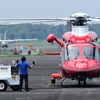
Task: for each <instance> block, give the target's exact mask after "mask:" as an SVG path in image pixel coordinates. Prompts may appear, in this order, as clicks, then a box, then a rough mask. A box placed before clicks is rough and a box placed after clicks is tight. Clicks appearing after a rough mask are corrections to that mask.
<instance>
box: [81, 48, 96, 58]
mask: <svg viewBox="0 0 100 100" xmlns="http://www.w3.org/2000/svg"><path fill="white" fill-rule="evenodd" d="M83 52H84V58H88V59H89V58H90V59H94V58H95V48H89V47H85V48H83Z"/></svg>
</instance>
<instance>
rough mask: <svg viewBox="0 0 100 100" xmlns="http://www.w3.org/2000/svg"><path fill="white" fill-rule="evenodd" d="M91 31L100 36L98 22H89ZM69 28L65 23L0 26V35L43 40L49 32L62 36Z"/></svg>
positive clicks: (7, 37)
mask: <svg viewBox="0 0 100 100" xmlns="http://www.w3.org/2000/svg"><path fill="white" fill-rule="evenodd" d="M89 29H90V30H91V31H95V32H96V33H97V34H98V36H99V37H100V24H91V25H90V26H89ZM69 30H71V28H70V27H69V26H68V25H67V24H66V25H63V24H59V25H54V24H52V25H49V24H22V25H9V26H3V25H1V26H0V37H1V39H4V33H6V39H33V38H37V39H39V40H45V39H46V38H47V36H48V35H49V34H50V33H55V34H56V36H57V37H59V38H62V35H63V33H64V32H66V31H69Z"/></svg>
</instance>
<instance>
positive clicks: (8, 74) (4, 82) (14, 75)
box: [0, 65, 19, 91]
mask: <svg viewBox="0 0 100 100" xmlns="http://www.w3.org/2000/svg"><path fill="white" fill-rule="evenodd" d="M8 86H10V88H11V89H12V90H13V91H18V90H19V74H18V69H17V68H16V67H15V66H7V65H6V66H5V65H0V91H6V90H7V87H8Z"/></svg>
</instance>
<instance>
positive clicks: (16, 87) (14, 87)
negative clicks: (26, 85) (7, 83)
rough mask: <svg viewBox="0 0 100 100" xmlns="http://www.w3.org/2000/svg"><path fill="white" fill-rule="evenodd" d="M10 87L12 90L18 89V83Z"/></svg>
mask: <svg viewBox="0 0 100 100" xmlns="http://www.w3.org/2000/svg"><path fill="white" fill-rule="evenodd" d="M11 89H12V90H13V91H18V90H19V85H13V86H11Z"/></svg>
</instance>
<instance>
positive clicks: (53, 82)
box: [50, 78, 56, 86]
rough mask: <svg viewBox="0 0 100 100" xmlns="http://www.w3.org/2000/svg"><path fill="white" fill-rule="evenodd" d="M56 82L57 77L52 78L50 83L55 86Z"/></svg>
mask: <svg viewBox="0 0 100 100" xmlns="http://www.w3.org/2000/svg"><path fill="white" fill-rule="evenodd" d="M55 83H56V79H54V78H52V79H51V84H50V85H51V86H54V85H55Z"/></svg>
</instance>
